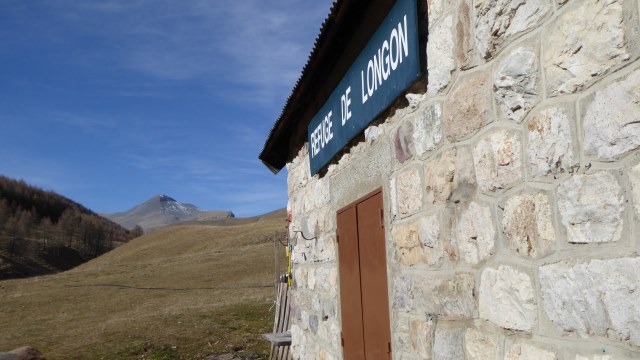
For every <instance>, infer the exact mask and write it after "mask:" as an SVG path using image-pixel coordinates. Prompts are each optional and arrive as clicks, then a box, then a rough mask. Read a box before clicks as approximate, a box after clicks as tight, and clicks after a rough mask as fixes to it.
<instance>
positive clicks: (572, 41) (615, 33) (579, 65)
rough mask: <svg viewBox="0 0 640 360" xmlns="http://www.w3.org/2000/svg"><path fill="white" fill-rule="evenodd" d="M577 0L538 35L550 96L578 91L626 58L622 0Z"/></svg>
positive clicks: (627, 55) (626, 49)
mask: <svg viewBox="0 0 640 360" xmlns="http://www.w3.org/2000/svg"><path fill="white" fill-rule="evenodd" d="M627 2H628V1H627ZM579 3H580V4H581V6H580V7H577V8H574V9H572V10H571V11H567V12H564V13H563V14H562V15H561V16H560V17H559V18H558V19H556V21H555V22H554V23H553V24H552V25H550V26H549V28H548V29H547V31H546V33H545V34H544V36H543V37H542V38H543V39H544V40H543V48H544V59H543V62H544V64H543V68H544V71H545V72H546V79H547V90H548V94H550V95H551V96H554V95H560V94H570V93H575V92H577V91H580V90H582V89H583V88H585V87H587V86H589V85H591V84H592V83H593V82H595V81H596V80H598V78H600V77H601V76H602V75H605V74H607V73H608V72H610V71H611V70H612V69H614V68H615V67H617V66H618V65H620V64H622V63H624V62H626V61H628V60H629V59H630V51H629V45H630V44H629V38H628V35H629V34H625V21H626V20H627V19H626V18H625V14H624V11H623V6H624V4H623V3H624V0H585V1H581V2H579Z"/></svg>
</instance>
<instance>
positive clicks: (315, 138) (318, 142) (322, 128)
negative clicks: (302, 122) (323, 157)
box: [311, 111, 333, 157]
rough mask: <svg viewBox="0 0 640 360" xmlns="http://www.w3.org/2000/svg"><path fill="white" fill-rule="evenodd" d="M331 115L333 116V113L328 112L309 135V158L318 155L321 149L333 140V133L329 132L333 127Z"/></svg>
mask: <svg viewBox="0 0 640 360" xmlns="http://www.w3.org/2000/svg"><path fill="white" fill-rule="evenodd" d="M331 115H333V111H329V113H328V114H327V115H326V116H325V117H324V119H322V121H320V124H318V126H317V127H316V128H315V130H313V132H312V133H311V156H312V157H314V156H316V155H318V153H319V152H320V150H321V149H323V148H324V147H325V146H326V145H327V144H328V143H329V141H330V140H331V139H333V132H332V131H331V127H332V126H333V121H332V120H331Z"/></svg>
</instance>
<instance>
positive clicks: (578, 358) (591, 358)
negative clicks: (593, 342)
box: [576, 355, 617, 360]
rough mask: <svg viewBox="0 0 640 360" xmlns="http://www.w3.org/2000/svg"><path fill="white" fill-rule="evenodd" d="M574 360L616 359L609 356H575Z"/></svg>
mask: <svg viewBox="0 0 640 360" xmlns="http://www.w3.org/2000/svg"><path fill="white" fill-rule="evenodd" d="M576 360H617V358H613V357H611V356H609V355H593V356H585V355H576Z"/></svg>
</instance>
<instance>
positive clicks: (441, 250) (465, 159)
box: [287, 0, 640, 360]
mask: <svg viewBox="0 0 640 360" xmlns="http://www.w3.org/2000/svg"><path fill="white" fill-rule="evenodd" d="M426 2H427V3H428V10H429V11H428V16H429V33H430V35H429V36H430V38H429V41H428V43H427V46H426V48H427V56H428V61H427V63H428V64H427V69H426V71H427V72H428V75H427V80H428V85H427V88H426V92H425V93H424V94H408V95H407V100H408V101H405V102H404V105H398V106H395V107H394V108H393V109H392V110H391V111H390V112H388V114H387V115H386V116H385V118H384V119H379V120H378V121H377V122H376V123H375V124H376V125H375V126H370V127H369V128H368V129H367V130H366V131H365V139H364V141H361V142H359V143H357V144H355V145H353V146H351V147H350V148H349V149H347V152H346V153H345V154H343V155H342V156H340V157H339V159H338V160H337V161H336V162H335V163H334V164H332V165H330V166H329V168H328V170H327V172H326V174H324V175H323V176H318V175H316V176H313V177H310V175H309V162H308V149H307V148H306V147H305V148H302V149H300V151H299V153H298V155H297V157H296V158H295V159H294V161H292V162H291V163H290V164H288V167H287V168H288V174H289V175H288V176H289V178H288V179H289V206H288V208H289V211H290V212H291V213H292V223H291V226H290V233H291V237H292V238H293V241H294V243H295V244H296V245H295V248H294V251H293V269H294V270H293V271H294V287H295V288H294V295H293V296H294V306H293V314H292V323H293V325H292V334H293V342H294V344H293V346H292V349H293V354H294V358H299V359H341V358H342V355H341V354H342V350H341V346H340V329H341V324H340V305H339V279H338V262H337V244H336V241H335V232H336V211H337V210H338V209H340V208H341V207H343V206H345V205H347V204H349V203H351V202H352V201H354V200H356V199H358V198H360V197H361V196H363V195H365V194H367V193H369V192H370V191H372V190H374V189H376V188H378V187H382V188H383V194H384V200H385V211H386V214H387V216H386V218H385V222H386V225H387V226H386V229H387V230H386V231H387V233H386V239H387V259H388V276H389V296H390V304H391V309H390V313H391V330H392V348H393V357H394V359H505V360H506V359H508V360H515V359H521V360H524V359H566V360H569V359H570V360H596V359H597V360H605V359H607V360H614V359H615V360H619V359H637V358H640V255H638V252H639V250H640V239H639V236H640V222H639V221H638V220H639V218H640V151H639V150H638V148H639V147H640V61H638V58H639V57H640V21H639V17H638V13H639V11H640V1H638V0H491V1H490V0H429V1H426ZM407 103H408V104H407ZM299 231H302V233H303V234H304V235H305V236H306V237H314V239H313V240H304V239H303V238H302V237H301V235H300V233H299Z"/></svg>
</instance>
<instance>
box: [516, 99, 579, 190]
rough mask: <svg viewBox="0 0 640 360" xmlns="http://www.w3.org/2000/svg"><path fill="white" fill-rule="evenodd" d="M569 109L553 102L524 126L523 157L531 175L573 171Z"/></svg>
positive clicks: (573, 157) (576, 160)
mask: <svg viewBox="0 0 640 360" xmlns="http://www.w3.org/2000/svg"><path fill="white" fill-rule="evenodd" d="M573 122H574V116H573V111H572V110H570V109H568V108H566V107H564V106H556V107H551V108H548V109H544V110H542V111H540V112H539V113H537V114H535V115H534V116H533V117H532V118H531V120H530V121H529V124H528V126H527V130H528V132H527V136H528V138H529V143H528V146H527V158H528V160H529V169H530V171H531V176H533V177H534V178H538V177H544V176H547V175H555V174H559V173H563V172H573V170H574V169H575V168H576V167H577V166H578V158H577V156H576V155H574V143H575V142H574V140H573V136H572V130H571V124H572V123H573Z"/></svg>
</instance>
